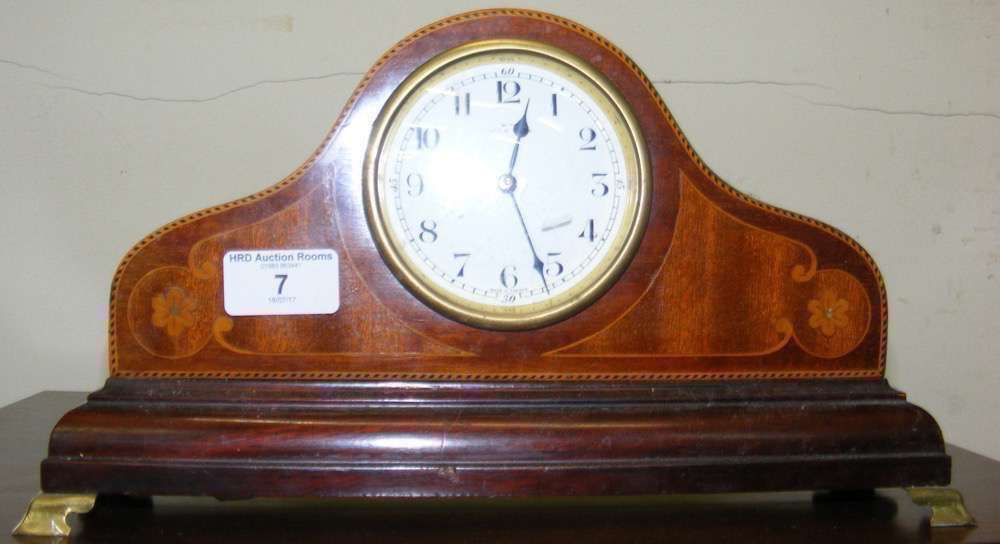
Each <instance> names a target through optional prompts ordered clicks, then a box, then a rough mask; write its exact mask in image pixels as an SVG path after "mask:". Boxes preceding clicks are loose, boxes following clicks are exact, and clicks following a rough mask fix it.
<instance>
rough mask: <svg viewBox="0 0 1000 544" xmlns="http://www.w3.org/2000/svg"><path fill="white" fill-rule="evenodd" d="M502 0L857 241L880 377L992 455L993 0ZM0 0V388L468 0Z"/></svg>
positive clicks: (100, 366)
mask: <svg viewBox="0 0 1000 544" xmlns="http://www.w3.org/2000/svg"><path fill="white" fill-rule="evenodd" d="M612 4H614V5H612ZM520 5H523V6H524V7H536V8H540V9H543V10H546V11H551V12H554V13H558V14H561V15H564V16H566V17H569V18H571V19H575V20H577V21H579V22H581V23H583V24H585V25H588V26H590V27H591V28H594V29H595V30H597V31H598V32H600V33H602V34H604V35H605V36H606V37H608V38H609V39H610V40H612V41H613V42H615V43H616V44H618V45H619V46H620V47H622V48H623V49H624V50H625V51H626V52H627V53H628V54H630V55H631V56H632V57H633V58H634V59H635V60H636V61H637V62H638V63H639V65H640V66H641V67H642V68H643V69H644V70H645V71H646V73H647V74H648V75H649V76H650V77H651V78H652V79H654V80H656V81H657V82H658V83H657V86H658V88H659V90H660V92H661V94H662V95H663V96H664V97H665V99H666V101H667V104H668V105H669V106H670V108H671V109H672V111H673V113H674V115H675V116H676V117H677V119H678V120H679V121H680V124H681V126H682V127H683V128H684V130H685V132H686V133H687V135H688V137H689V138H690V139H691V141H692V142H693V143H694V145H695V147H696V149H697V150H698V151H699V152H700V153H701V154H702V156H703V157H704V158H705V160H706V161H707V162H708V163H709V164H710V165H711V166H712V167H713V168H714V169H715V170H716V171H717V172H718V173H719V174H720V175H721V176H722V177H723V178H725V179H727V180H729V181H730V182H731V183H733V184H734V185H736V187H738V188H739V189H742V190H744V191H747V192H749V193H751V194H753V195H755V196H757V197H759V198H762V199H764V200H766V201H768V202H771V203H774V204H777V205H780V206H783V207H786V208H790V209H793V210H796V211H799V212H802V213H805V214H808V215H812V216H814V217H817V218H820V219H822V220H824V221H827V222H829V223H831V224H833V225H836V226H838V227H840V228H842V229H843V230H845V231H846V232H848V233H849V234H851V235H853V236H854V237H855V238H856V239H858V240H859V241H860V242H861V243H862V244H863V245H864V246H865V247H866V248H867V249H868V250H869V251H871V253H872V254H873V255H874V257H875V259H876V260H877V261H878V263H879V264H880V265H881V268H882V271H883V272H884V274H885V276H886V280H887V283H888V289H889V297H890V335H889V378H890V380H891V382H892V383H893V384H894V385H895V386H897V387H898V388H901V389H903V390H905V391H907V392H908V393H909V394H910V398H911V399H912V400H913V401H914V402H916V403H917V404H920V405H922V406H924V407H925V408H927V409H928V410H930V412H931V413H932V414H933V415H934V416H935V417H937V419H938V421H939V422H940V423H941V425H942V427H943V428H944V432H945V438H946V439H947V440H948V441H950V442H953V443H956V444H958V445H961V446H965V447H967V448H971V449H973V450H975V451H978V452H981V453H985V454H988V455H990V456H992V457H995V458H1000V432H998V431H1000V427H998V424H997V422H996V421H997V420H996V416H997V415H998V414H1000V400H998V399H1000V395H998V394H997V391H998V390H1000V372H998V367H997V365H998V364H1000V357H998V354H1000V309H998V308H1000V278H998V276H1000V3H998V2H996V1H965V2H943V1H942V2H937V1H935V2H924V1H916V0H903V1H899V2H874V1H872V2H868V1H864V2H862V1H853V2H829V1H825V0H819V1H809V2H806V1H801V2H778V1H767V2H756V1H755V2H712V3H706V2H661V1H655V2H653V1H647V2H637V1H631V2H612V3H609V2H608V1H606V0H602V1H600V2H586V3H585V2H573V1H569V0H565V1H546V2H543V1H539V2H522V3H521V4H520ZM0 6H2V7H0V202H2V205H3V208H2V209H3V212H2V213H0V243H2V246H0V256H2V257H0V267H2V275H0V346H2V354H3V355H2V359H0V405H2V404H6V403H9V402H13V401H15V400H17V399H19V398H22V397H26V396H28V395H31V394H33V393H35V392H38V391H41V390H44V389H75V390H92V389H95V388H97V387H99V386H100V384H101V383H102V381H103V379H104V378H105V377H106V375H107V371H106V360H105V357H106V348H105V340H106V338H105V336H106V331H105V326H106V319H107V299H108V288H109V283H110V279H111V275H112V272H113V271H114V269H115V267H116V266H117V264H118V260H119V258H120V257H121V256H122V255H123V254H124V253H125V252H126V251H127V250H128V248H129V247H130V246H131V245H132V244H133V243H134V242H135V241H137V240H139V239H140V238H141V237H142V236H144V235H145V234H147V233H148V232H150V231H152V230H153V229H155V228H156V227H158V226H160V225H161V224H163V223H166V222H169V221H170V220H172V219H174V218H176V217H178V216H180V215H182V214H185V213H187V212H190V211H193V210H195V209H198V208H201V207H205V206H208V205H212V204H216V203H220V202H223V201H227V200H230V199H233V198H237V197H240V196H243V195H246V194H249V193H252V192H255V191H257V190H259V189H261V188H263V187H265V186H267V185H270V184H271V183H273V182H275V181H277V180H279V179H280V178H282V177H283V176H284V175H285V174H287V173H288V172H290V171H291V170H292V169H294V168H295V167H297V166H298V165H299V163H300V162H301V161H302V160H303V159H304V158H305V157H306V156H307V155H308V154H309V153H310V152H311V151H312V150H313V148H314V147H315V146H316V145H317V144H318V143H319V141H320V140H321V138H322V137H323V135H324V133H325V132H326V131H327V130H328V128H329V127H330V124H331V123H332V121H333V120H334V118H335V117H336V116H337V114H338V113H339V111H340V109H341V107H342V105H343V104H344V101H345V100H346V99H347V97H348V95H349V93H350V92H351V90H352V88H353V87H354V85H355V84H356V83H357V82H358V80H359V78H360V76H361V73H362V72H364V71H365V70H366V69H367V68H368V66H369V65H370V64H371V63H372V62H373V61H375V60H376V58H377V57H378V56H379V55H380V54H381V53H382V52H383V51H384V50H385V49H387V48H388V47H390V46H391V45H392V44H393V43H394V42H395V41H397V40H398V39H400V38H402V37H403V36H405V35H406V34H407V33H409V32H411V31H412V30H415V29H416V28H417V27H419V26H421V25H423V24H425V23H428V22H430V21H433V20H435V19H437V18H440V17H443V16H446V15H450V14H453V13H456V12H460V11H464V10H467V9H471V8H473V7H488V6H489V4H487V3H482V2H454V1H435V2H409V1H398V2H389V1H376V0H366V1H364V2H340V3H335V2H330V1H327V0H319V1H316V2H273V3H272V2H249V1H246V2H243V1H232V2H203V1H197V2H195V1H183V2H181V1H178V2H172V3H168V2H135V1H125V0H123V1H118V2H68V1H66V2H52V1H38V2H13V1H10V2H3V3H2V4H0Z"/></svg>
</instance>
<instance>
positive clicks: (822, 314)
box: [808, 290, 850, 336]
mask: <svg viewBox="0 0 1000 544" xmlns="http://www.w3.org/2000/svg"><path fill="white" fill-rule="evenodd" d="M808 308H809V313H810V314H811V315H810V316H809V326H810V327H812V328H814V329H819V330H820V332H822V333H823V334H824V335H826V336H833V333H835V332H837V329H840V328H843V327H846V326H847V310H848V308H850V304H848V303H847V301H846V300H845V299H842V298H838V297H837V294H836V293H834V292H833V291H831V290H826V291H823V292H822V293H820V295H819V298H818V299H812V300H810V301H809V306H808Z"/></svg>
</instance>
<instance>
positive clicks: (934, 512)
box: [906, 487, 976, 527]
mask: <svg viewBox="0 0 1000 544" xmlns="http://www.w3.org/2000/svg"><path fill="white" fill-rule="evenodd" d="M906 492H907V493H909V494H910V499H912V500H913V502H914V503H916V504H919V505H920V506H928V507H930V509H931V520H930V521H931V527H975V525H976V520H975V519H974V518H973V517H972V515H971V514H969V511H968V510H966V509H965V503H964V502H963V500H962V494H961V493H959V492H958V491H956V490H954V489H951V488H947V487H910V488H907V489H906Z"/></svg>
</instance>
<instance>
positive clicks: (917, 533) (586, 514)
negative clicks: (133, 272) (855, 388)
mask: <svg viewBox="0 0 1000 544" xmlns="http://www.w3.org/2000/svg"><path fill="white" fill-rule="evenodd" d="M84 396H85V395H84V394H83V393H69V392H45V393H39V394H37V395H35V396H33V397H30V398H28V399H25V400H23V401H21V402H17V403H15V404H12V405H10V406H7V407H5V408H2V409H0V436H2V443H3V453H2V456H0V529H2V533H0V534H4V535H7V534H9V531H10V530H11V529H12V528H13V527H14V525H15V524H16V523H17V521H18V520H19V519H20V516H21V515H22V514H23V513H24V508H25V507H26V506H27V504H28V502H29V500H30V499H31V497H32V496H33V495H34V494H35V493H36V492H37V491H38V463H39V462H40V461H41V459H42V458H43V457H44V455H45V448H46V443H47V440H48V433H49V431H50V430H51V429H52V427H53V425H55V423H56V420H57V419H58V418H59V417H60V416H61V415H62V414H63V413H65V412H66V411H67V410H69V409H70V408H73V407H75V406H77V405H79V404H81V403H82V402H83V400H84ZM949 453H950V454H951V455H952V456H953V460H954V477H953V487H954V488H956V489H958V490H959V491H961V492H962V493H963V494H964V495H965V499H966V506H967V507H968V509H969V511H970V512H971V513H972V515H973V516H975V517H976V519H977V521H978V522H979V526H978V527H976V528H970V529H965V528H961V529H933V530H932V529H930V528H928V526H927V519H926V518H927V515H928V513H927V512H926V511H925V510H924V509H923V508H920V507H917V506H915V505H914V504H913V503H912V502H911V501H910V500H909V498H908V497H907V495H906V494H905V493H904V492H903V491H902V490H899V489H881V490H878V492H877V493H876V494H875V495H874V496H869V497H857V498H853V499H838V500H832V499H823V498H822V497H819V498H815V499H814V497H813V495H812V494H810V493H761V494H750V493H744V494H727V495H683V496H670V497H628V498H595V499H578V498H573V499H544V500H538V499H518V500H511V499H503V500H479V499H440V500H438V499H434V500H416V501H404V500H397V499H392V500H385V499H375V500H283V501H274V500H250V501H234V502H219V501H216V500H215V499H211V498H171V497H162V498H161V497H158V498H156V500H155V502H154V505H153V506H152V507H148V506H147V507H142V506H135V505H121V504H102V503H100V502H99V503H98V507H97V508H95V510H94V511H93V512H92V513H90V514H88V515H86V516H81V517H79V518H78V519H72V525H73V527H74V534H73V537H72V538H71V539H70V540H69V541H72V542H101V543H107V542H172V543H176V542H211V543H226V542H267V543H268V544H275V543H279V542H294V543H296V544H299V543H306V542H366V543H371V542H379V543H382V542H407V543H413V542H517V543H524V542H547V543H552V542H563V541H565V542H574V543H582V542H613V543H615V544H619V543H626V542H671V543H678V542H698V543H699V544H704V543H707V542H711V543H714V542H727V541H732V542H739V543H740V544H743V543H749V542H809V543H810V544H817V543H821V542H879V543H891V542H969V543H973V542H1000V462H998V461H994V460H991V459H988V458H986V457H983V456H981V455H976V454H974V453H972V452H969V451H967V450H963V449H961V448H958V447H954V446H951V447H949ZM72 518H76V516H73V517H72ZM8 538H9V539H11V540H12V541H16V542H51V541H52V540H50V539H44V538H43V539H38V538H23V537H19V538H18V539H17V540H14V537H8ZM56 541H59V540H56Z"/></svg>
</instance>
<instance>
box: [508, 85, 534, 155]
mask: <svg viewBox="0 0 1000 544" xmlns="http://www.w3.org/2000/svg"><path fill="white" fill-rule="evenodd" d="M530 105H531V99H530V98H529V99H528V101H527V102H526V103H525V104H524V113H522V114H521V118H520V119H519V120H518V121H517V122H516V123H514V138H516V140H515V141H514V152H513V153H511V154H510V165H508V167H507V174H513V173H514V165H515V164H517V151H518V149H519V148H520V147H521V138H524V137H525V136H527V135H528V133H529V132H531V129H530V128H528V106H530Z"/></svg>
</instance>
